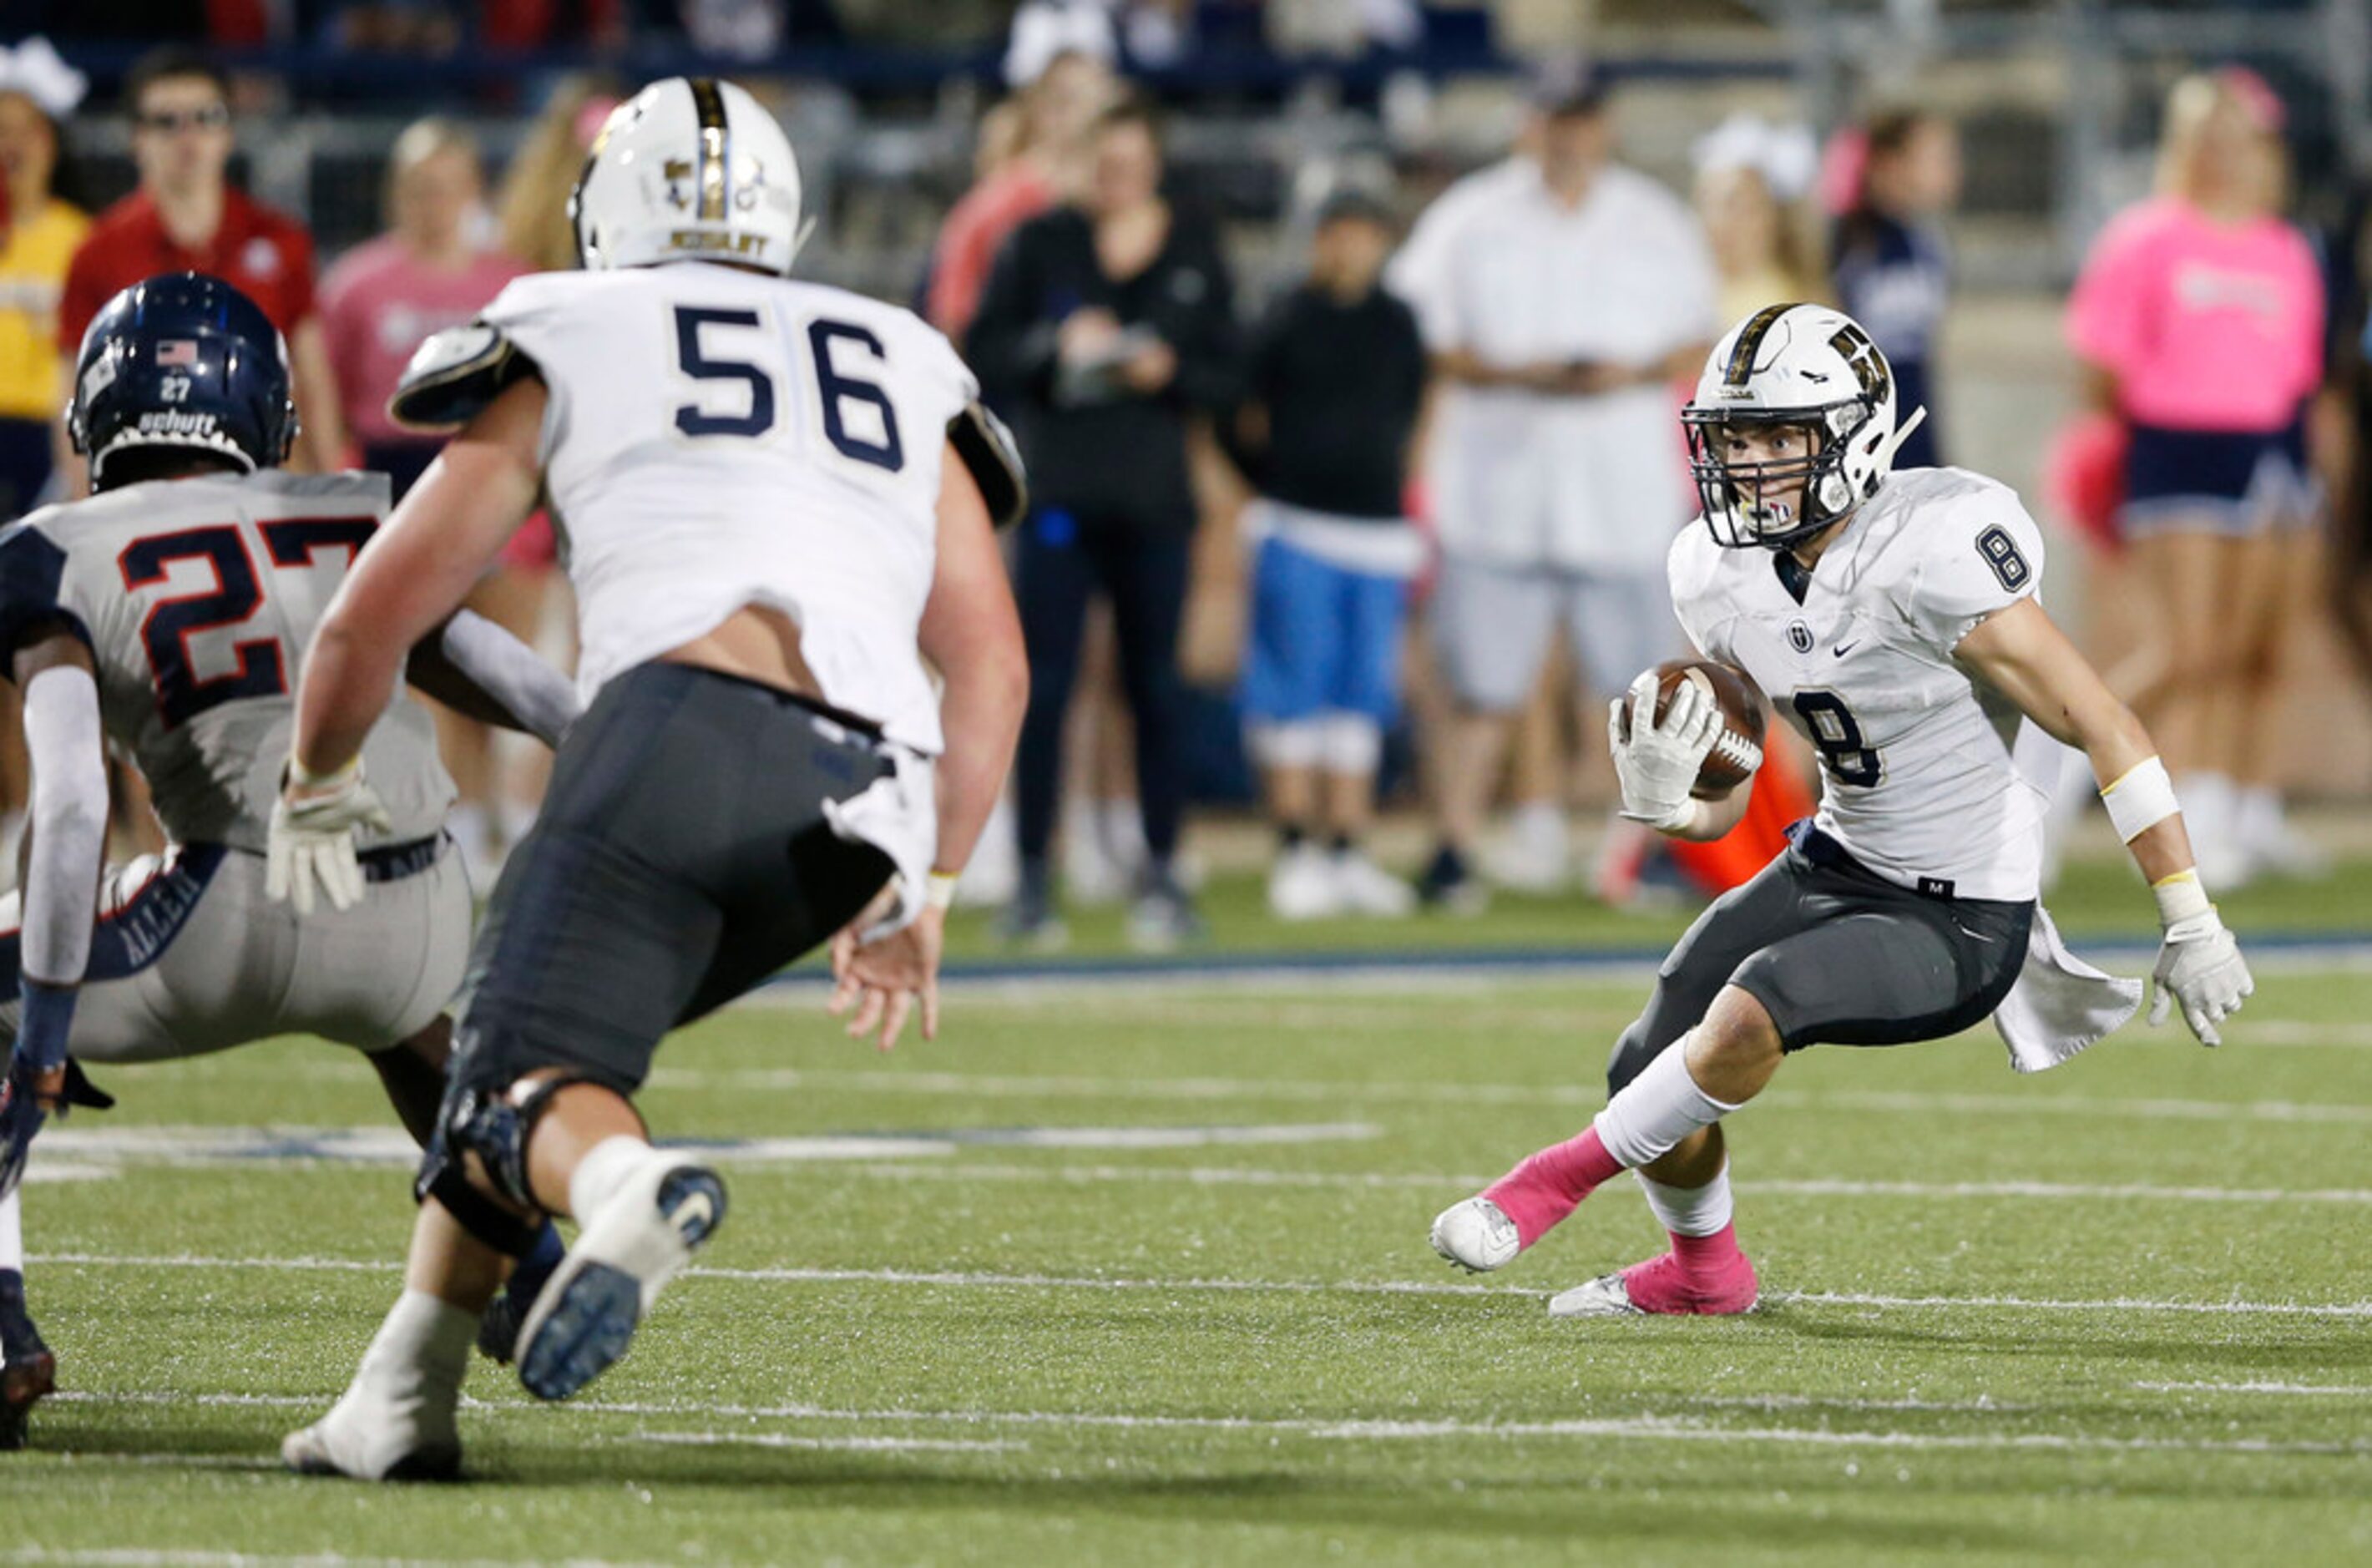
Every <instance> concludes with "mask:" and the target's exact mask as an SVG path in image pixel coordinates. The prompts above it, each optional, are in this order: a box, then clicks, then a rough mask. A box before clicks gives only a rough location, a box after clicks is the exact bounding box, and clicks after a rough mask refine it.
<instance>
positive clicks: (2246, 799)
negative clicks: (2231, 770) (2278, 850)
mask: <svg viewBox="0 0 2372 1568" xmlns="http://www.w3.org/2000/svg"><path fill="white" fill-rule="evenodd" d="M2237 799H2238V808H2237V809H2236V810H2235V811H2234V813H2233V824H2232V827H2233V831H2234V832H2235V833H2236V834H2237V835H2238V838H2239V840H2240V842H2241V843H2243V844H2245V845H2247V846H2248V847H2249V848H2250V849H2256V848H2259V847H2261V846H2262V845H2266V844H2272V843H2277V842H2280V840H2281V836H2282V796H2281V792H2280V791H2279V790H2277V789H2275V788H2273V785H2271V784H2244V785H2242V786H2241V788H2240V789H2239V791H2238V795H2237Z"/></svg>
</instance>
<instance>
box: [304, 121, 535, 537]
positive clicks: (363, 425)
mask: <svg viewBox="0 0 2372 1568" xmlns="http://www.w3.org/2000/svg"><path fill="white" fill-rule="evenodd" d="M484 195H485V176H484V171H483V168H481V167H480V164H479V161H478V148H477V144H476V143H474V142H472V141H471V139H470V136H469V134H468V133H467V132H465V131H463V130H462V129H461V128H460V127H459V126H458V125H455V124H453V123H452V122H449V121H444V120H423V121H420V122H417V123H416V124H414V125H413V126H411V127H410V128H409V129H407V130H406V131H405V132H404V133H403V134H402V135H401V136H399V137H397V138H396V142H395V152H394V157H393V158H392V160H391V161H390V165H389V168H388V177H387V215H388V222H389V229H388V232H387V233H385V234H383V235H381V236H379V237H378V238H377V239H373V240H368V241H366V242H365V243H363V244H361V245H357V246H355V248H354V249H353V250H349V251H347V252H346V253H345V255H343V257H341V258H339V261H338V263H337V265H335V266H333V267H331V269H330V272H329V275H328V276H327V277H326V278H324V279H323V280H322V283H321V319H322V322H323V325H324V327H325V329H326V331H327V332H328V335H329V340H330V365H331V368H332V369H333V370H335V371H336V372H337V378H338V400H339V404H340V406H341V407H343V409H344V410H345V415H346V428H347V429H349V430H351V431H353V432H354V435H355V441H356V442H357V443H358V444H359V445H360V446H361V447H362V454H363V466H364V467H366V468H370V469H376V470H379V471H380V472H382V473H386V474H389V475H391V476H392V477H393V478H394V480H395V493H396V494H397V495H398V496H401V494H403V493H404V492H405V491H406V490H408V489H410V488H411V487H412V482H413V480H415V479H417V478H419V477H420V472H421V470H423V469H424V468H426V467H427V466H428V464H429V460H430V459H433V458H435V457H436V453H437V450H438V449H439V448H440V447H442V446H443V445H444V443H443V442H442V441H439V440H437V439H436V437H434V436H421V435H419V434H418V433H416V432H413V431H408V430H405V429H403V428H402V427H401V426H400V425H398V424H396V423H395V421H394V420H392V419H390V417H388V412H387V400H388V398H389V396H390V394H391V393H392V392H394V390H395V384H396V381H397V379H398V377H401V375H402V374H403V366H404V365H405V363H406V362H407V361H409V360H410V359H411V357H412V354H413V350H414V349H416V348H418V347H419V346H420V345H421V343H422V342H423V341H424V340H425V339H426V338H427V337H428V336H429V335H430V334H431V333H434V332H439V331H444V330H445V329H446V328H448V327H458V326H459V325H461V324H462V323H463V322H465V321H468V320H470V319H471V318H473V317H475V316H476V315H477V313H478V312H479V311H480V310H481V309H483V308H485V306H486V304H487V303H488V302H489V301H491V300H492V299H493V298H494V296H495V295H497V294H500V293H501V292H502V288H503V285H505V284H506V283H508V282H510V281H511V279H513V278H515V277H517V276H518V275H519V274H520V273H524V272H526V271H527V268H526V267H525V266H524V265H522V264H521V263H520V262H518V261H514V260H513V259H512V258H510V257H508V256H506V255H503V254H501V253H500V252H498V251H494V250H487V249H485V248H483V246H482V245H481V244H480V243H479V240H478V236H477V234H476V233H475V232H474V230H475V229H476V228H477V226H478V225H479V224H480V223H481V222H482V221H483V213H484V208H483V198H484Z"/></svg>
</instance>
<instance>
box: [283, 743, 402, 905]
mask: <svg viewBox="0 0 2372 1568" xmlns="http://www.w3.org/2000/svg"><path fill="white" fill-rule="evenodd" d="M392 825H393V823H392V819H390V817H389V816H388V814H387V807H386V806H385V805H383V804H382V803H381V802H380V800H379V797H378V795H377V794H376V793H375V792H374V791H373V790H372V789H371V786H370V785H369V784H366V783H364V782H363V770H362V764H361V763H360V762H359V761H357V762H355V764H354V765H352V766H351V767H349V768H347V769H346V770H345V771H344V772H340V773H337V774H335V775H333V776H332V777H330V778H327V779H323V780H321V781H320V782H319V783H315V784H300V783H298V782H297V780H295V779H293V778H292V779H291V780H289V782H288V784H287V786H286V787H285V788H284V789H283V790H282V791H281V792H280V799H279V800H278V801H277V802H276V803H275V804H274V805H273V807H272V837H271V841H270V842H269V843H268V844H267V845H266V847H265V851H264V858H263V891H264V893H265V895H266V896H267V897H269V898H271V899H272V900H273V901H275V902H277V901H279V900H284V899H285V900H288V901H289V902H291V903H294V904H295V905H296V906H297V913H298V914H300V915H309V914H311V913H312V912H313V889H314V888H315V887H316V886H319V887H320V889H321V891H322V892H323V893H324V894H325V895H327V896H328V898H329V900H330V904H331V908H333V909H342V910H345V909H352V908H354V907H355V905H356V904H358V903H360V902H362V898H363V867H362V863H361V862H360V861H359V860H357V859H355V830H357V829H361V828H373V829H377V830H379V831H381V832H385V831H386V830H388V829H389V828H390V826H392Z"/></svg>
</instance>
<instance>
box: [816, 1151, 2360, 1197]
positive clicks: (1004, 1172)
mask: <svg viewBox="0 0 2372 1568" xmlns="http://www.w3.org/2000/svg"><path fill="white" fill-rule="evenodd" d="M833 1174H834V1175H836V1176H850V1177H856V1178H858V1179H865V1180H874V1179H879V1180H886V1181H912V1182H925V1183H927V1182H934V1181H952V1182H959V1183H960V1182H977V1181H1043V1182H1048V1183H1052V1184H1055V1185H1063V1184H1071V1185H1078V1186H1097V1185H1102V1184H1105V1183H1111V1182H1134V1183H1146V1182H1151V1183H1159V1184H1164V1185H1173V1186H1190V1187H1285V1188H1313V1189H1331V1188H1349V1189H1375V1190H1381V1191H1393V1190H1400V1189H1406V1190H1409V1191H1437V1192H1441V1193H1444V1194H1454V1193H1457V1192H1459V1191H1472V1190H1473V1189H1475V1188H1478V1187H1483V1186H1487V1185H1489V1184H1490V1183H1491V1182H1492V1181H1494V1180H1495V1179H1497V1178H1496V1177H1495V1176H1486V1175H1483V1174H1480V1173H1473V1172H1468V1173H1461V1174H1453V1175H1446V1176H1445V1175H1432V1174H1427V1173H1424V1172H1411V1171H1331V1170H1261V1169H1254V1168H1250V1167H1238V1166H1192V1167H1176V1166H1115V1165H1087V1166H1077V1165H985V1164H973V1163H970V1162H961V1161H959V1162H956V1163H952V1164H935V1165H927V1166H924V1165H913V1166H904V1165H876V1166H857V1167H840V1168H838V1169H836V1170H835V1171H834V1172H833ZM1738 1191H1740V1192H1742V1193H1746V1194H1749V1195H1750V1196H1757V1197H1783V1198H1918V1199H1926V1198H1979V1199H1993V1198H2017V1199H2040V1200H2043V1201H2045V1202H2065V1201H2067V1200H2070V1199H2082V1200H2087V1201H2096V1202H2098V1201H2112V1200H2133V1201H2136V1202H2170V1203H2245V1204H2269V1203H2336V1204H2344V1205H2348V1206H2362V1205H2366V1204H2372V1188H2355V1187H2334V1188H2306V1189H2283V1188H2274V1187H2204V1186H2202V1187H2160V1186H2152V1185H2150V1184H2148V1183H2145V1182H2109V1183H2093V1182H2077V1181H1862V1180H1854V1179H1847V1178H1842V1177H1824V1178H1810V1179H1800V1180H1790V1179H1784V1178H1775V1179H1768V1180H1741V1181H1739V1182H1738Z"/></svg>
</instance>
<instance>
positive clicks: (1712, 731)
mask: <svg viewBox="0 0 2372 1568" xmlns="http://www.w3.org/2000/svg"><path fill="white" fill-rule="evenodd" d="M1656 687H1657V675H1656V672H1655V671H1654V670H1652V669H1649V670H1643V671H1641V672H1640V676H1639V679H1636V680H1634V681H1633V682H1632V683H1631V693H1630V696H1629V697H1628V699H1624V698H1621V697H1618V698H1616V699H1615V700H1614V703H1613V704H1612V706H1611V707H1610V708H1609V709H1608V710H1607V715H1606V731H1607V743H1608V745H1609V746H1610V747H1611V748H1612V749H1613V752H1614V772H1615V775H1616V777H1617V778H1619V779H1620V780H1621V781H1622V815H1623V816H1625V817H1628V818H1630V819H1632V820H1633V821H1634V822H1645V823H1646V824H1647V825H1648V826H1649V827H1651V828H1669V827H1671V826H1672V825H1673V824H1674V823H1676V822H1678V821H1680V819H1681V818H1682V817H1683V816H1684V815H1685V814H1686V812H1687V811H1688V807H1689V791H1690V790H1692V789H1693V788H1695V787H1696V782H1697V772H1698V770H1699V769H1701V768H1703V766H1704V760H1705V756H1706V754H1707V753H1708V752H1710V751H1712V750H1713V745H1714V742H1715V740H1717V739H1719V738H1720V737H1721V729H1722V725H1723V723H1724V720H1723V718H1722V712H1721V704H1720V703H1716V702H1715V701H1713V700H1712V699H1711V698H1709V697H1707V696H1706V695H1705V693H1704V691H1703V689H1702V688H1701V687H1700V686H1699V685H1698V684H1697V683H1696V682H1695V681H1693V680H1684V681H1682V682H1680V686H1679V687H1678V689H1676V690H1675V691H1673V692H1672V700H1671V702H1670V703H1669V704H1667V705H1666V707H1665V709H1664V712H1663V715H1662V717H1661V718H1660V719H1658V718H1657V714H1656ZM1626 700H1627V701H1628V702H1629V703H1630V705H1631V713H1632V715H1633V716H1632V720H1631V726H1630V727H1631V733H1630V735H1629V736H1628V737H1627V738H1626V737H1625V736H1624V735H1623V733H1622V727H1623V726H1622V706H1623V703H1624V702H1625V701H1626Z"/></svg>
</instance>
